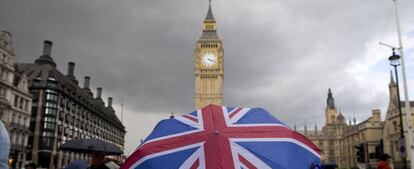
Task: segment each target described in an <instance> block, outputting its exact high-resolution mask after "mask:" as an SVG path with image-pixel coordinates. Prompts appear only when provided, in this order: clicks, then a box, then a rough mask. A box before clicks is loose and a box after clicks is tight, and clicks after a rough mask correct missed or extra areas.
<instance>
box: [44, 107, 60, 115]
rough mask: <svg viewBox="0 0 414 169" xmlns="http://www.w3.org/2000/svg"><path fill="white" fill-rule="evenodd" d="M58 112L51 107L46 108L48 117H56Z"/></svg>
mask: <svg viewBox="0 0 414 169" xmlns="http://www.w3.org/2000/svg"><path fill="white" fill-rule="evenodd" d="M56 112H57V109H55V108H51V107H46V108H45V114H47V115H53V116H56Z"/></svg>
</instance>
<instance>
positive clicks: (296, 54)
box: [0, 0, 414, 153]
mask: <svg viewBox="0 0 414 169" xmlns="http://www.w3.org/2000/svg"><path fill="white" fill-rule="evenodd" d="M212 7H213V13H214V16H215V18H216V20H217V22H218V33H219V34H220V36H221V38H222V40H223V42H224V50H225V54H224V57H225V65H224V66H225V79H224V104H225V105H229V106H245V107H263V108H265V109H267V110H268V111H270V112H272V113H273V114H274V115H275V116H276V117H277V118H279V119H281V120H282V121H284V122H286V123H287V124H289V125H293V123H294V122H296V123H297V125H298V126H299V127H302V126H303V125H304V124H305V123H306V124H308V127H310V128H313V126H314V125H315V123H316V124H318V126H319V127H321V126H322V125H323V124H324V123H325V120H324V108H325V105H326V96H327V91H328V88H331V89H332V91H333V94H334V98H335V103H336V105H337V107H338V108H339V109H340V110H341V111H342V112H343V114H344V115H345V117H346V118H347V119H349V118H350V117H352V116H354V115H355V116H356V117H357V119H358V121H362V120H365V119H366V118H367V117H369V116H370V114H371V110H372V109H381V111H382V114H383V116H384V113H385V112H386V108H387V104H388V102H387V101H388V82H389V79H390V75H389V74H390V73H389V71H390V66H389V63H388V61H387V60H386V59H387V58H388V56H389V55H390V54H391V51H390V49H388V48H386V47H383V46H380V45H378V42H379V41H384V42H386V43H389V44H392V45H395V46H397V44H398V43H397V36H396V29H395V20H394V18H393V17H394V16H393V14H392V11H391V9H392V1H391V0H364V1H361V0H341V1H339V0H312V1H311V0H294V1H281V0H220V1H219V0H213V2H212ZM400 7H401V8H400V15H401V22H402V23H401V26H402V29H403V42H404V47H405V54H406V64H407V65H406V66H407V76H408V79H409V90H410V97H411V98H412V100H414V99H413V97H414V92H412V91H413V90H414V66H413V64H414V60H413V59H414V11H413V10H412V9H413V7H414V1H412V0H401V1H400ZM207 8H208V1H207V0H122V1H116V0H88V1H84V0H70V1H53V0H36V1H33V0H0V30H7V31H10V32H11V33H12V34H13V46H14V49H15V53H16V58H15V61H16V62H33V61H34V60H35V59H36V58H37V57H38V56H40V55H41V53H42V45H43V40H51V41H53V43H54V46H53V50H52V57H53V58H54V60H55V61H56V63H57V64H58V69H60V70H61V71H62V72H63V73H66V69H67V62H69V61H74V62H76V68H75V75H76V76H77V77H78V80H79V81H80V84H83V76H85V75H87V76H91V86H93V87H94V88H96V87H103V95H104V96H105V97H108V96H113V97H114V104H115V108H116V110H117V113H118V115H120V112H121V106H120V105H121V103H122V102H123V103H124V118H123V120H124V124H125V126H126V130H127V136H126V152H127V153H131V152H132V151H133V150H134V149H135V148H136V146H137V145H138V144H139V140H140V139H141V138H145V137H146V135H147V134H149V132H150V131H151V130H152V128H153V127H154V125H155V124H156V122H157V121H159V120H161V119H163V118H168V116H169V114H170V113H171V112H178V113H186V112H190V111H192V110H193V109H194V74H193V70H194V56H193V53H194V48H195V42H196V40H197V38H198V37H199V36H200V34H201V27H202V21H203V19H204V17H205V15H206V13H207Z"/></svg>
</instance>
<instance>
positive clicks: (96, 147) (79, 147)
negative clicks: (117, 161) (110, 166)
mask: <svg viewBox="0 0 414 169" xmlns="http://www.w3.org/2000/svg"><path fill="white" fill-rule="evenodd" d="M60 149H61V150H64V151H72V152H80V153H91V152H93V151H102V152H105V154H106V155H121V154H122V150H121V149H119V147H117V146H116V145H114V144H112V143H108V142H105V141H102V140H98V139H94V138H91V139H74V140H69V141H67V142H66V143H65V144H62V145H61V146H60Z"/></svg>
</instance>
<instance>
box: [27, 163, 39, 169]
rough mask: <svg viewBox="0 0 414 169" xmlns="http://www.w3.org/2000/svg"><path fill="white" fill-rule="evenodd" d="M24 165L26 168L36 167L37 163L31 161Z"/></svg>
mask: <svg viewBox="0 0 414 169" xmlns="http://www.w3.org/2000/svg"><path fill="white" fill-rule="evenodd" d="M25 167H26V169H36V168H37V165H36V164H35V163H33V162H32V163H29V164H27V165H26V166H25Z"/></svg>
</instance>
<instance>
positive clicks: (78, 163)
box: [65, 160, 88, 169]
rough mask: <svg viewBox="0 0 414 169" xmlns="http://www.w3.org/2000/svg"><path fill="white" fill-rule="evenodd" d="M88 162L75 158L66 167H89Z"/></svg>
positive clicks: (66, 168)
mask: <svg viewBox="0 0 414 169" xmlns="http://www.w3.org/2000/svg"><path fill="white" fill-rule="evenodd" d="M87 168H88V163H87V162H86V161H85V160H74V161H72V162H71V163H69V164H68V165H67V166H66V167H65V169H87Z"/></svg>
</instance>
